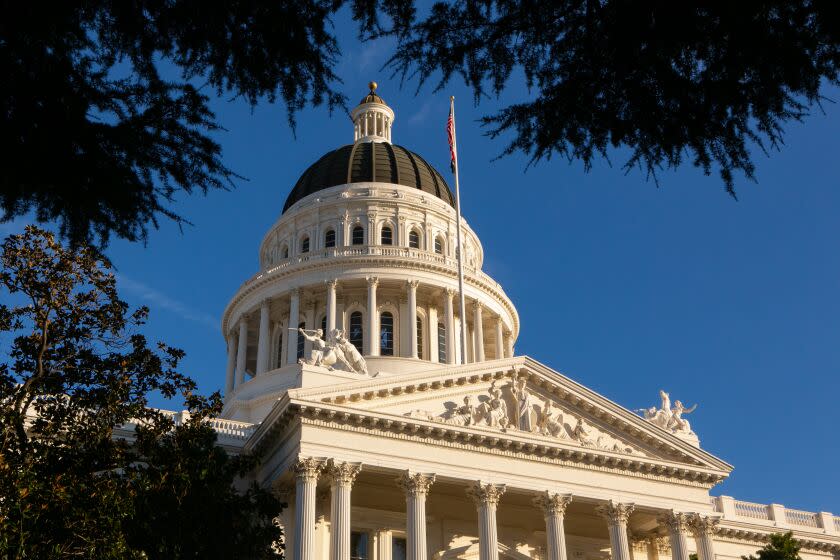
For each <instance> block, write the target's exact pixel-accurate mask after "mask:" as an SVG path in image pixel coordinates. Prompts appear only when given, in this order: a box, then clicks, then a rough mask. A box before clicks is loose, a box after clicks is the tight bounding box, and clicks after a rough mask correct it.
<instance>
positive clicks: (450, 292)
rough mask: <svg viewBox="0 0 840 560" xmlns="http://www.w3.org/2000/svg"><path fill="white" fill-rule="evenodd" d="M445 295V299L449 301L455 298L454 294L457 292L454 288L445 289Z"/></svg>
mask: <svg viewBox="0 0 840 560" xmlns="http://www.w3.org/2000/svg"><path fill="white" fill-rule="evenodd" d="M445 293H446V297H448V298H450V299H451V298H454V297H455V294H457V293H458V290H456V289H455V288H446V291H445Z"/></svg>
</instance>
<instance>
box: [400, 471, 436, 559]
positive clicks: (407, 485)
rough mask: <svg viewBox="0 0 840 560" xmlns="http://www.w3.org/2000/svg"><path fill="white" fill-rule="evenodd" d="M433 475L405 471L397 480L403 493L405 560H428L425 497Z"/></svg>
mask: <svg viewBox="0 0 840 560" xmlns="http://www.w3.org/2000/svg"><path fill="white" fill-rule="evenodd" d="M434 481H435V475H433V474H423V473H414V474H412V473H411V471H407V472H405V473H403V475H402V476H401V477H400V478H398V479H397V484H399V486H400V488H402V489H403V490H404V491H405V535H406V548H407V551H406V558H407V560H429V556H428V553H427V551H426V496H427V495H428V494H429V488H430V487H431V485H432V483H433V482H434Z"/></svg>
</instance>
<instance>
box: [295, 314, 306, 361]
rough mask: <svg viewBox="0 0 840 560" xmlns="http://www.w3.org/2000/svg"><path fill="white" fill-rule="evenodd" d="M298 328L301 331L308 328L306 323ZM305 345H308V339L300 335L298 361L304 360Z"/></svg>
mask: <svg viewBox="0 0 840 560" xmlns="http://www.w3.org/2000/svg"><path fill="white" fill-rule="evenodd" d="M298 328H299V329H305V328H306V323H300V324H299V325H298ZM305 345H306V339H305V338H303V336H302V335H301V334H300V333H298V339H297V359H298V360H300V359H301V358H303V349H304V347H305Z"/></svg>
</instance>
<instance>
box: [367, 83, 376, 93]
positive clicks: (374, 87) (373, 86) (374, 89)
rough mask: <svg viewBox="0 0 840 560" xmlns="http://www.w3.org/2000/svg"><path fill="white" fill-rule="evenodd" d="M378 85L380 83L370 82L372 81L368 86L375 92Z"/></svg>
mask: <svg viewBox="0 0 840 560" xmlns="http://www.w3.org/2000/svg"><path fill="white" fill-rule="evenodd" d="M377 85H378V84H377V83H376V82H370V83H369V84H368V87H369V88H370V92H371V93H373V92H374V91H376V86H377Z"/></svg>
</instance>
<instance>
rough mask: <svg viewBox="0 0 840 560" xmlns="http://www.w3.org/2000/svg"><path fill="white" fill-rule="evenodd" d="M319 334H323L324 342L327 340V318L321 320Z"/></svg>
mask: <svg viewBox="0 0 840 560" xmlns="http://www.w3.org/2000/svg"><path fill="white" fill-rule="evenodd" d="M321 332H322V333H323V338H324V340H327V316H326V315H324V316H323V317H322V318H321Z"/></svg>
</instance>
